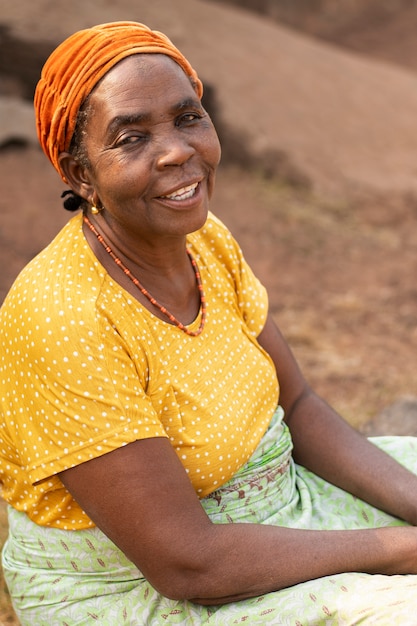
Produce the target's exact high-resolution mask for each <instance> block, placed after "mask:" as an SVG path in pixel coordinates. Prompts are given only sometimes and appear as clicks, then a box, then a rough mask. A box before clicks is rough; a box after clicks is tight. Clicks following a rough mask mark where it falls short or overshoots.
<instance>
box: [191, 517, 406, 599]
mask: <svg viewBox="0 0 417 626" xmlns="http://www.w3.org/2000/svg"><path fill="white" fill-rule="evenodd" d="M212 538H213V543H212V544H211V546H210V549H209V550H207V554H206V555H205V558H204V559H202V562H204V563H205V568H204V570H203V571H202V572H200V575H197V576H196V575H195V573H194V575H193V577H192V580H190V581H189V583H188V586H187V589H188V594H187V596H186V597H187V598H188V599H191V600H193V601H195V602H198V603H201V604H220V603H226V602H232V601H236V600H241V599H244V598H248V597H253V596H258V595H262V594H265V593H268V592H271V591H276V590H279V589H282V588H286V587H289V586H292V585H294V584H298V583H301V582H304V581H306V580H311V579H314V578H320V577H322V576H328V575H335V574H338V573H342V572H353V571H360V572H365V573H371V574H372V573H382V574H407V573H415V572H416V571H417V531H416V529H415V528H412V527H402V528H401V527H396V528H382V529H372V530H352V531H310V530H296V529H290V528H277V527H272V526H252V525H250V524H243V525H239V524H237V525H235V524H233V525H232V524H231V525H227V526H221V525H218V526H214V527H213V529H212ZM199 590H201V591H200V593H198V591H199ZM194 591H196V592H197V595H196V594H195V593H194V594H193V592H194Z"/></svg>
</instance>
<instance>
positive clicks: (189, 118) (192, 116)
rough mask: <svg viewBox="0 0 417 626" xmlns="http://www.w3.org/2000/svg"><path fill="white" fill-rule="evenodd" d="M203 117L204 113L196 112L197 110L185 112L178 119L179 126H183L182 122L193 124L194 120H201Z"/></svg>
mask: <svg viewBox="0 0 417 626" xmlns="http://www.w3.org/2000/svg"><path fill="white" fill-rule="evenodd" d="M202 117H203V115H202V113H200V112H198V113H197V112H195V111H192V112H191V111H189V112H188V113H183V114H182V115H180V116H179V117H178V119H177V122H176V124H177V126H181V125H182V124H184V125H187V124H192V123H193V122H195V121H197V120H200V119H201V118H202Z"/></svg>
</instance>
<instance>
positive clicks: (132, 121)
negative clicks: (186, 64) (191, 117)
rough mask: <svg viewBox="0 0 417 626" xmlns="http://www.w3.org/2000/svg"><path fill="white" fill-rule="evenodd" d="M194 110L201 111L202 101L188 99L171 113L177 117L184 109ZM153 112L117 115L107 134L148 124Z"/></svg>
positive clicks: (174, 107)
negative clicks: (144, 123)
mask: <svg viewBox="0 0 417 626" xmlns="http://www.w3.org/2000/svg"><path fill="white" fill-rule="evenodd" d="M188 108H193V109H196V108H198V109H201V108H202V104H201V101H200V100H199V99H198V98H197V97H195V98H186V99H185V100H181V102H178V103H177V104H175V105H174V106H172V107H171V109H170V113H171V114H172V115H175V114H176V113H180V112H181V111H183V110H184V109H188ZM151 116H152V112H149V113H127V114H126V115H116V116H115V117H114V118H113V119H112V120H111V121H110V122H109V124H108V126H107V133H108V134H113V133H115V132H116V131H117V129H118V128H120V127H122V126H134V125H136V124H142V123H143V122H147V121H149V120H150V119H151Z"/></svg>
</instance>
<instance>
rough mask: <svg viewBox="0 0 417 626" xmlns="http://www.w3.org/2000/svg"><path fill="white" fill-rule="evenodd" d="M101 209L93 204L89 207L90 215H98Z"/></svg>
mask: <svg viewBox="0 0 417 626" xmlns="http://www.w3.org/2000/svg"><path fill="white" fill-rule="evenodd" d="M100 211H101V209H99V208H98V207H96V205H95V204H93V206H92V207H91V213H92V214H93V215H98V214H99V213H100Z"/></svg>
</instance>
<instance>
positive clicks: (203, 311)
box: [83, 215, 207, 337]
mask: <svg viewBox="0 0 417 626" xmlns="http://www.w3.org/2000/svg"><path fill="white" fill-rule="evenodd" d="M83 219H84V222H85V223H86V224H87V226H88V227H89V229H90V230H91V231H92V232H93V233H94V235H95V236H96V237H97V239H98V241H99V242H100V243H101V245H102V246H103V248H104V249H105V251H106V252H107V254H109V255H110V257H111V258H112V259H113V261H114V262H115V263H116V265H118V266H119V267H120V268H121V269H122V270H123V272H124V273H125V274H126V276H128V278H130V280H131V281H132V283H133V284H134V285H136V287H137V288H138V289H139V291H140V292H141V293H142V294H143V295H144V296H146V298H148V300H149V302H150V303H151V304H153V305H154V306H155V307H156V308H157V309H159V310H160V311H161V313H163V314H164V315H166V317H167V318H168V319H169V320H170V322H172V323H173V324H175V326H178V328H180V329H181V330H183V331H184V332H185V333H187V335H190V336H191V337H197V336H198V335H200V334H201V333H202V332H203V328H204V325H205V323H206V310H207V303H206V297H205V295H204V290H203V283H202V282H201V276H200V272H199V269H198V265H197V263H196V261H195V259H194V258H193V256H192V254H191V252H190V251H189V250H188V248H187V254H188V256H189V258H190V261H191V265H192V267H193V270H194V274H195V280H196V283H197V286H198V290H199V294H200V306H201V322H200V326H199V327H198V329H197V330H196V331H192V330H188V328H187V327H186V326H184V324H182V323H181V322H180V321H179V320H177V318H176V317H175V316H174V315H172V313H170V312H169V311H168V310H167V309H166V308H165V307H164V306H162V304H159V302H158V301H157V300H155V298H154V297H153V296H152V295H151V294H150V293H149V291H148V290H147V289H145V287H143V285H141V283H140V282H139V280H138V279H137V278H136V277H135V276H133V274H132V272H131V271H130V270H129V269H128V268H127V267H126V265H124V263H123V262H122V261H121V259H119V257H118V256H116V255H115V253H114V252H113V250H112V249H111V248H110V246H109V245H108V244H107V243H106V241H105V240H104V238H103V237H102V236H101V235H100V233H99V232H98V231H97V230H96V228H95V227H94V226H93V224H92V223H91V222H90V220H89V219H88V217H87V216H86V215H84V217H83Z"/></svg>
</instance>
